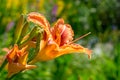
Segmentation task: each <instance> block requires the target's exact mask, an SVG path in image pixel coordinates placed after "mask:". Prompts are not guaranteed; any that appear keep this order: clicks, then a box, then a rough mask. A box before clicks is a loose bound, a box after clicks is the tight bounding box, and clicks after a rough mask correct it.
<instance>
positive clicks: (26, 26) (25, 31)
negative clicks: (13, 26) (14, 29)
mask: <svg viewBox="0 0 120 80" xmlns="http://www.w3.org/2000/svg"><path fill="white" fill-rule="evenodd" d="M28 27H29V24H28V22H26V23H25V24H24V26H23V28H22V31H21V34H20V38H19V41H18V43H20V41H21V40H22V38H23V37H24V36H25V35H26V33H27V30H28Z"/></svg>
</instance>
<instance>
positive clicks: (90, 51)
mask: <svg viewBox="0 0 120 80" xmlns="http://www.w3.org/2000/svg"><path fill="white" fill-rule="evenodd" d="M85 52H86V53H87V54H88V58H89V59H91V54H92V50H89V49H87V48H86V50H85Z"/></svg>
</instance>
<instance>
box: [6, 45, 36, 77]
mask: <svg viewBox="0 0 120 80" xmlns="http://www.w3.org/2000/svg"><path fill="white" fill-rule="evenodd" d="M26 49H27V47H23V48H22V49H21V50H19V49H18V46H17V45H16V44H15V45H14V47H13V48H12V50H10V52H8V54H7V56H6V59H7V60H8V65H7V66H8V78H9V77H11V76H13V75H14V74H16V73H18V72H20V71H23V70H26V69H33V68H35V67H36V66H34V65H27V57H28V52H26Z"/></svg>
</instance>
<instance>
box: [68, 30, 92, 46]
mask: <svg viewBox="0 0 120 80" xmlns="http://www.w3.org/2000/svg"><path fill="white" fill-rule="evenodd" d="M89 34H91V32H88V33H87V34H84V35H83V36H80V37H79V38H77V39H75V40H73V41H72V42H69V44H72V43H74V42H76V41H78V40H80V39H82V38H84V37H86V36H88V35H89Z"/></svg>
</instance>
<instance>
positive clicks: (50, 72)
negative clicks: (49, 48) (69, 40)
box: [0, 0, 120, 80]
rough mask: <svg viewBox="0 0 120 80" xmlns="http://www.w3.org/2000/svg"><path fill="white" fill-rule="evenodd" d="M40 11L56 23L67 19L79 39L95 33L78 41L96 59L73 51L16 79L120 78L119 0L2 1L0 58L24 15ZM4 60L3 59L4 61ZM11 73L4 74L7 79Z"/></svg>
mask: <svg viewBox="0 0 120 80" xmlns="http://www.w3.org/2000/svg"><path fill="white" fill-rule="evenodd" d="M31 11H37V12H40V13H42V14H44V15H45V16H46V17H47V19H48V20H49V21H50V22H51V23H53V22H55V21H56V20H57V19H58V18H63V19H65V21H66V22H67V23H69V24H71V26H72V28H73V30H74V32H75V38H77V37H79V36H81V35H82V34H85V33H87V32H92V34H91V35H89V36H87V37H86V38H84V39H81V40H80V41H79V42H78V43H80V44H81V45H84V46H86V47H89V48H91V49H92V50H93V54H92V58H91V59H88V58H87V56H86V55H84V54H70V55H64V56H61V57H59V58H57V59H55V60H51V61H48V62H40V63H37V65H38V68H36V69H33V70H29V71H25V72H22V73H21V74H19V75H17V76H16V77H15V78H13V80H21V79H23V80H119V79H120V56H119V55H120V43H119V41H120V1H119V0H22V1H20V0H0V54H1V56H0V60H1V57H2V55H5V54H6V53H5V52H4V51H2V49H3V48H5V47H10V46H11V45H13V44H12V41H13V36H14V30H15V26H16V23H17V20H18V18H19V17H20V15H21V14H27V13H29V12H31ZM0 63H1V61H0ZM6 74H7V72H6V71H3V72H2V73H0V79H1V80H4V79H5V77H6Z"/></svg>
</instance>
